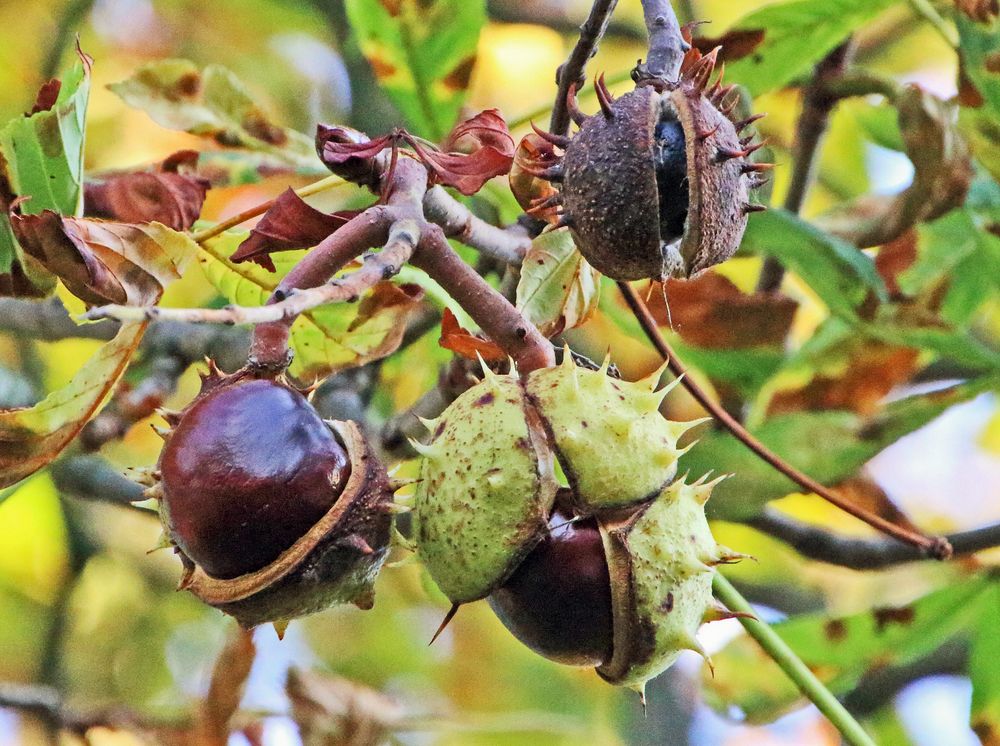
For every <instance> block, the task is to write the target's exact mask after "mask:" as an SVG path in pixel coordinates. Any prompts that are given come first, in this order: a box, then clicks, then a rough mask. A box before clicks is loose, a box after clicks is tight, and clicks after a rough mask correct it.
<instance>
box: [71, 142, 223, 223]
mask: <svg viewBox="0 0 1000 746" xmlns="http://www.w3.org/2000/svg"><path fill="white" fill-rule="evenodd" d="M197 163H198V153H197V152H196V151H194V150H182V151H179V152H177V153H174V154H173V155H171V156H170V157H168V158H167V159H166V160H164V161H163V162H162V163H160V164H157V165H156V166H155V167H154V168H152V169H150V170H146V171H131V172H124V173H116V174H112V175H110V176H108V177H106V178H104V179H102V180H100V181H88V182H87V183H86V184H85V185H84V193H83V199H84V212H85V214H87V215H89V216H91V217H97V218H110V219H112V220H120V221H122V222H125V223H144V222H152V221H156V222H158V223H163V224H164V225H166V226H167V227H169V228H173V229H174V230H176V231H186V230H188V229H189V228H190V227H191V226H192V225H194V221H196V220H197V219H198V216H199V215H201V207H202V205H203V204H204V203H205V193H206V192H207V191H208V188H209V183H208V180H207V179H205V178H203V177H201V176H199V175H198V174H197V172H196V167H197Z"/></svg>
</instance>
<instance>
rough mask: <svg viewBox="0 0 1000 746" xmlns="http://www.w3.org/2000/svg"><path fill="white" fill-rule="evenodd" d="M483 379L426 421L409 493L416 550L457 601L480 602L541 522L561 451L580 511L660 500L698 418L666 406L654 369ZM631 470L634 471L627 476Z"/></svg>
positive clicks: (562, 369) (563, 369)
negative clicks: (678, 415) (635, 378)
mask: <svg viewBox="0 0 1000 746" xmlns="http://www.w3.org/2000/svg"><path fill="white" fill-rule="evenodd" d="M563 360H564V362H563V364H562V365H561V366H559V367H556V368H544V369H540V370H536V371H533V372H532V373H530V374H529V375H528V376H527V378H526V379H525V380H524V381H522V380H521V379H519V378H518V376H517V373H516V371H514V372H512V374H511V375H509V376H500V375H496V374H494V373H492V372H491V371H489V370H488V369H487V370H486V377H485V379H484V380H483V381H482V382H480V383H479V384H477V385H476V386H473V387H472V388H470V389H469V390H467V391H466V392H464V393H463V394H462V395H461V396H459V397H458V398H457V399H456V400H455V401H454V402H453V403H452V404H451V406H449V407H448V409H447V410H445V412H444V413H443V414H442V415H441V416H440V417H439V418H438V419H436V420H434V421H428V422H427V423H426V424H427V426H428V429H429V430H430V431H431V433H432V437H431V440H430V442H429V443H426V444H423V443H415V444H414V445H415V447H416V448H417V450H418V451H419V452H420V453H421V454H423V456H424V458H423V462H422V465H421V473H420V476H421V480H420V482H419V484H418V485H417V491H416V495H415V498H414V511H415V514H416V515H415V526H414V528H415V539H416V541H417V545H418V547H419V553H420V555H421V558H422V559H423V561H424V564H425V565H426V566H427V569H428V570H429V571H430V574H431V576H432V577H433V578H434V580H435V582H436V583H437V584H438V586H439V587H440V588H441V590H442V591H443V592H444V593H445V595H447V596H448V597H449V598H450V599H451V600H452V601H453V602H455V603H465V602H467V601H475V600H477V599H480V598H485V597H486V596H488V595H489V594H490V593H491V592H492V591H493V590H495V589H496V588H497V587H499V586H500V585H501V584H502V583H503V582H504V581H505V580H506V579H507V577H508V576H509V575H510V574H511V573H512V572H513V571H514V569H515V568H516V567H517V566H518V565H519V564H520V562H521V560H522V559H523V558H524V557H525V556H526V555H527V553H528V552H529V551H531V549H532V548H533V547H534V545H535V544H536V543H537V542H538V539H539V537H540V536H542V535H543V534H544V532H545V530H546V525H547V519H548V516H549V515H550V513H551V511H552V506H553V502H554V499H555V495H556V489H557V487H558V482H557V480H556V473H555V469H554V463H555V459H556V458H558V459H559V464H560V466H561V467H562V471H563V473H564V474H565V475H566V477H567V479H568V481H569V483H570V486H571V487H572V488H573V489H572V491H571V501H572V505H573V507H574V509H575V510H576V511H577V512H578V514H580V515H591V514H593V513H594V512H596V511H598V510H602V509H604V510H608V509H614V508H619V507H623V506H628V505H634V504H636V503H639V502H643V501H646V500H649V499H651V498H653V497H655V496H656V495H657V494H659V492H660V490H661V489H663V487H664V486H665V485H666V484H668V483H669V482H670V480H671V479H673V477H674V474H675V473H676V471H677V459H678V458H679V457H680V455H681V453H682V449H680V448H678V447H677V438H678V437H680V435H681V434H682V433H684V432H685V431H686V430H688V429H689V428H690V427H691V426H692V425H693V424H694V423H672V422H668V421H667V420H665V419H664V418H663V416H662V415H661V414H660V412H659V406H660V402H661V401H662V400H663V397H664V396H665V395H666V393H667V391H669V387H667V388H663V389H660V390H659V391H654V390H653V388H654V387H655V386H656V383H657V382H658V381H659V372H657V373H656V374H654V375H653V376H651V377H650V379H648V380H645V381H640V382H637V383H628V382H626V381H620V380H616V379H613V378H611V377H609V376H608V375H607V368H606V367H603V368H602V369H601V370H599V371H594V370H587V369H584V368H579V367H577V366H576V364H575V363H574V362H573V359H572V356H571V355H569V354H567V355H565V356H564V357H563ZM623 474H627V475H628V479H622V475H623Z"/></svg>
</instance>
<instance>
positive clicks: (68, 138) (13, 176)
mask: <svg viewBox="0 0 1000 746" xmlns="http://www.w3.org/2000/svg"><path fill="white" fill-rule="evenodd" d="M77 55H78V56H79V61H78V62H77V63H76V65H74V66H73V68H72V69H71V70H70V71H69V72H68V73H67V74H66V75H65V76H64V77H63V79H62V82H61V85H60V88H59V95H58V96H57V98H56V100H55V102H54V103H53V105H52V106H51V108H48V109H46V110H43V111H37V112H35V113H34V114H31V115H30V116H26V117H25V116H18V117H16V118H14V119H12V120H10V121H9V122H7V124H6V125H5V126H4V127H3V129H0V169H2V172H3V175H4V176H5V177H6V179H7V183H8V184H9V186H10V190H11V192H12V193H13V196H15V197H29V198H30V199H28V200H27V201H25V202H23V203H22V204H21V211H22V212H24V213H26V214H37V213H40V212H42V210H55V211H56V212H59V213H62V214H64V215H74V214H77V213H78V212H79V210H80V207H81V205H82V199H83V142H84V123H85V120H86V115H87V102H88V100H89V98H90V65H91V59H90V57H88V56H87V55H85V54H84V53H83V52H80V51H79V50H77ZM2 196H5V195H2ZM3 201H5V200H3V199H0V203H2V202H3ZM15 265H17V266H15ZM21 272H23V274H24V275H26V279H27V282H28V283H30V284H29V285H28V286H21V287H20V288H18V287H17V285H18V283H16V282H14V283H12V284H13V285H14V287H13V288H12V293H11V294H15V295H21V294H30V295H46V294H48V293H49V292H51V291H52V290H53V289H54V288H55V280H54V278H53V277H52V276H51V275H50V274H49V273H48V272H47V271H46V270H45V269H43V268H42V267H41V266H40V265H39V264H38V263H37V262H35V261H34V260H32V259H30V258H25V257H24V256H23V254H22V252H21V248H20V246H19V245H18V242H17V239H16V238H15V237H14V233H13V231H12V230H11V226H10V219H9V217H8V215H7V209H6V207H4V209H2V210H0V290H2V287H3V285H2V280H3V276H4V275H11V276H12V277H13V276H14V275H15V273H18V274H20V273H21ZM32 286H33V288H34V292H31V291H30V290H29V288H30V287H32Z"/></svg>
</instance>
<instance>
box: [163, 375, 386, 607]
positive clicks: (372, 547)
mask: <svg viewBox="0 0 1000 746" xmlns="http://www.w3.org/2000/svg"><path fill="white" fill-rule="evenodd" d="M166 416H167V419H168V422H169V423H170V424H171V426H172V428H171V430H170V431H169V432H168V433H167V434H166V436H165V437H166V443H165V444H164V448H163V451H162V452H161V454H160V460H159V463H158V466H157V474H158V479H159V481H158V483H157V484H155V485H154V486H153V487H152V488H151V490H150V494H151V495H152V496H155V497H157V498H159V500H160V517H161V520H162V522H163V525H164V530H165V533H166V536H167V538H168V540H169V542H170V544H172V545H173V546H174V547H175V549H176V551H177V552H178V554H179V555H180V557H181V559H182V561H183V563H184V566H185V577H184V579H183V580H182V582H181V585H182V587H184V588H187V589H188V590H190V591H191V592H193V593H194V594H195V595H197V596H199V597H200V598H201V599H202V600H204V601H206V602H207V603H209V604H211V605H213V606H216V607H218V608H220V609H222V610H223V611H225V612H226V613H229V614H232V615H233V616H235V617H236V618H237V619H238V620H239V621H240V622H241V623H242V624H244V625H245V626H252V625H254V624H258V623H260V622H264V621H274V622H276V623H279V624H280V623H283V622H287V620H289V619H291V618H294V617H297V616H301V615H303V614H308V613H311V612H314V611H319V610H321V609H323V608H325V607H327V606H329V605H330V604H331V603H335V602H351V603H355V604H357V605H358V606H361V607H362V608H368V607H370V606H371V604H372V584H373V582H374V578H375V575H376V574H377V572H378V570H379V568H380V566H381V564H382V562H383V561H384V559H385V556H386V554H387V552H388V544H389V532H390V525H391V509H392V506H391V504H390V500H391V496H392V488H391V485H390V482H389V478H388V476H387V475H386V472H385V469H384V467H383V466H382V465H381V463H380V462H379V460H378V459H377V458H376V456H375V455H374V454H373V453H372V451H371V449H370V447H369V445H368V444H367V442H366V441H365V439H364V437H363V436H362V434H361V431H360V429H359V428H358V427H357V425H355V423H352V422H334V421H324V420H323V419H322V418H320V416H319V414H317V412H316V411H315V410H314V409H313V407H312V405H311V404H309V402H308V401H307V400H306V398H305V397H304V396H303V395H302V394H301V393H300V392H299V391H297V390H296V389H294V388H292V387H291V386H289V385H288V384H286V383H285V382H284V381H283V380H280V379H279V380H273V379H268V378H254V377H252V376H250V375H249V374H248V373H247V372H246V371H239V372H237V373H235V374H233V375H231V376H225V375H222V374H221V373H220V372H219V371H218V370H217V369H215V368H214V367H213V370H212V372H211V373H210V374H209V375H208V376H207V377H205V379H204V381H203V385H202V391H201V393H200V394H199V395H198V397H197V398H196V399H195V400H194V401H193V402H192V403H191V405H190V406H188V408H187V409H186V410H184V411H183V412H182V413H180V414H175V415H166Z"/></svg>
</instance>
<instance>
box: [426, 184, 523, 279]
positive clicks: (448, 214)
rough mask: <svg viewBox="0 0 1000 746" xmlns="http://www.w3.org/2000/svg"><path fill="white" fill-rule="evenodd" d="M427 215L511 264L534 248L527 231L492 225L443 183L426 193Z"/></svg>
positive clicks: (459, 238)
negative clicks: (464, 203)
mask: <svg viewBox="0 0 1000 746" xmlns="http://www.w3.org/2000/svg"><path fill="white" fill-rule="evenodd" d="M424 215H425V217H426V218H427V219H428V220H430V221H431V222H432V223H437V224H438V225H440V226H441V227H442V228H443V229H444V233H445V235H446V236H448V237H449V238H454V239H455V240H457V241H461V242H462V243H464V244H465V245H466V246H471V247H472V248H473V249H476V250H478V251H480V252H482V253H483V254H486V255H488V256H491V257H493V258H495V259H499V260H500V261H502V262H505V263H507V264H520V263H521V260H522V259H524V255H525V254H527V253H528V249H529V248H531V238H530V237H529V236H528V235H527V233H525V232H524V231H520V230H516V226H515V227H514V228H509V229H504V228H498V227H496V226H495V225H490V224H489V223H487V222H486V221H485V220H482V219H481V218H477V217H476V216H475V215H473V214H472V212H471V211H470V210H469V208H468V207H466V206H465V205H463V204H462V203H461V202H459V201H458V200H456V199H455V198H454V197H452V196H451V195H450V194H448V192H446V191H445V190H444V189H442V188H441V187H439V186H435V187H431V188H430V189H428V190H427V194H425V195H424Z"/></svg>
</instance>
